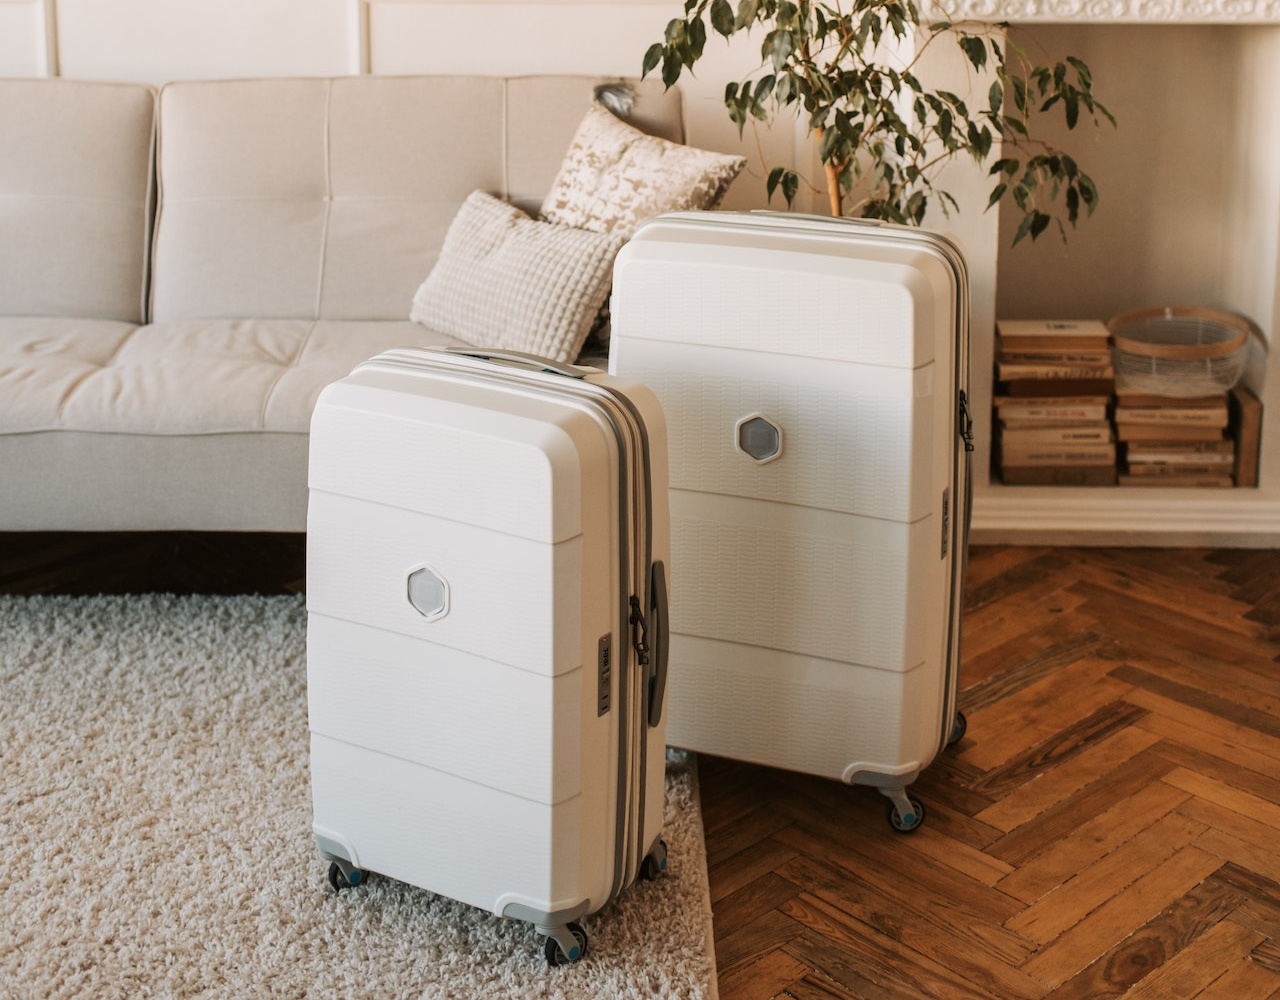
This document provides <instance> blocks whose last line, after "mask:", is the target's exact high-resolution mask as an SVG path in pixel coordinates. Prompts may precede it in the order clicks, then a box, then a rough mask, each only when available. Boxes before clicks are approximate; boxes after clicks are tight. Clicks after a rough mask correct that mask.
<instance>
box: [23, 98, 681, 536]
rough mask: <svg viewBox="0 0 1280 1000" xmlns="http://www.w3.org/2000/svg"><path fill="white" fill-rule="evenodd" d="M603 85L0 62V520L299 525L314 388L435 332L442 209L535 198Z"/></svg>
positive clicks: (665, 104)
mask: <svg viewBox="0 0 1280 1000" xmlns="http://www.w3.org/2000/svg"><path fill="white" fill-rule="evenodd" d="M596 82H597V81H595V80H591V79H587V78H582V77H528V78H511V79H499V78H478V77H341V78H334V79H269V80H242V81H221V82H182V83H174V84H170V85H168V86H166V87H164V88H163V89H160V90H158V91H157V90H155V89H153V88H150V87H147V86H142V85H130V84H113V83H87V82H77V81H67V80H5V81H0V136H3V137H4V139H3V143H0V531H39V530H99V531H105V530H170V529H183V530H254V531H263V530H266V531H301V530H303V529H304V527H305V514H306V501H307V491H306V462H307V431H308V423H309V419H310V414H311V410H312V406H313V404H314V402H315V399H316V396H317V394H318V393H319V391H320V389H321V387H323V386H324V385H325V384H327V383H328V382H331V381H333V380H335V379H337V378H340V377H342V376H343V375H345V374H346V373H347V372H348V371H349V370H350V369H351V368H352V367H353V366H354V365H355V364H357V363H358V362H360V361H361V360H363V359H365V358H367V357H369V356H371V355H373V354H375V353H377V352H378V351H380V350H383V349H386V348H390V347H405V346H420V345H430V344H437V343H445V342H449V341H450V339H451V338H450V337H448V336H445V335H443V334H441V333H439V332H436V331H433V330H431V329H429V328H428V327H427V326H425V325H423V324H422V323H418V322H411V321H410V319H409V316H410V308H411V301H412V300H413V299H414V295H415V290H417V289H418V288H419V286H420V285H421V284H422V283H423V282H424V279H425V278H426V277H427V275H428V273H429V272H431V270H432V267H433V264H434V263H435V261H436V258H437V255H438V254H439V253H440V249H441V246H442V244H443V241H444V239H445V235H446V231H447V230H448V228H449V226H450V223H451V221H452V220H453V219H454V216H455V213H457V212H458V209H459V206H460V205H462V204H463V202H464V201H465V200H467V199H468V196H469V195H470V194H471V193H472V192H473V191H475V190H483V191H486V192H489V193H491V194H495V195H498V196H500V197H503V198H505V199H507V200H510V201H511V202H513V203H514V204H517V205H520V206H521V207H524V208H526V209H530V210H536V209H537V206H538V204H539V202H540V200H541V199H542V198H543V196H544V194H545V193H546V192H547V191H548V189H549V187H550V185H551V184H552V181H553V179H554V178H555V177H556V176H557V170H558V169H559V168H560V166H561V161H562V159H563V157H564V155H565V151H566V147H567V146H568V145H569V143H570V140H571V138H572V137H573V136H574V135H575V129H577V128H578V126H579V122H580V120H581V119H582V118H583V116H584V112H585V111H586V110H587V109H588V107H590V105H591V102H592V90H593V85H594V84H595V83H596ZM633 121H634V122H635V123H636V124H637V125H638V126H639V127H641V128H643V129H644V130H645V131H646V132H649V133H652V134H657V135H664V136H666V137H667V138H669V139H671V140H673V141H677V142H678V141H682V139H683V132H682V113H681V105H680V97H679V94H678V92H671V93H665V94H664V93H663V92H662V90H661V87H660V86H654V85H651V84H646V85H644V86H643V87H642V88H641V91H640V98H639V100H638V102H637V104H636V106H635V109H634V113H633Z"/></svg>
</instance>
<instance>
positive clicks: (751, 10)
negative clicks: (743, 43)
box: [733, 0, 760, 31]
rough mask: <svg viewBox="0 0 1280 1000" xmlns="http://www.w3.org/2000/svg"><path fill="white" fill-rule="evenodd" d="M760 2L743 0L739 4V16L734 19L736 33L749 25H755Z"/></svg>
mask: <svg viewBox="0 0 1280 1000" xmlns="http://www.w3.org/2000/svg"><path fill="white" fill-rule="evenodd" d="M759 6H760V5H759V2H758V0H742V2H741V3H740V4H738V16H737V18H735V19H734V22H733V27H734V30H735V31H740V30H741V29H743V28H745V27H746V26H747V25H749V24H752V23H754V21H755V19H756V15H757V14H758V13H759Z"/></svg>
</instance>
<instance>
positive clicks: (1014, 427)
mask: <svg viewBox="0 0 1280 1000" xmlns="http://www.w3.org/2000/svg"><path fill="white" fill-rule="evenodd" d="M995 368H996V371H995V375H996V386H995V394H994V397H993V401H994V404H995V426H996V439H997V449H996V452H997V454H998V456H999V457H998V463H999V473H1000V478H1001V480H1002V481H1003V482H1005V483H1008V484H1011V485H1020V486H1028V485H1045V486H1111V485H1114V484H1115V482H1116V446H1115V437H1114V434H1113V431H1112V427H1111V423H1110V421H1109V420H1108V414H1107V409H1108V406H1109V405H1110V403H1111V400H1112V394H1113V393H1114V391H1115V374H1114V370H1113V369H1112V367H1111V350H1110V346H1109V334H1108V332H1107V328H1106V326H1105V325H1104V324H1102V323H1100V322H1098V321H1095V320H1077V321H1045V320H1002V321H1001V322H1000V323H998V324H997V328H996V356H995Z"/></svg>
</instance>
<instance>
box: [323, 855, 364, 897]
mask: <svg viewBox="0 0 1280 1000" xmlns="http://www.w3.org/2000/svg"><path fill="white" fill-rule="evenodd" d="M364 876H365V873H364V872H362V871H361V870H360V869H359V868H352V867H350V866H346V867H344V866H343V865H340V864H338V862H336V861H334V862H331V863H330V865H329V884H330V885H331V886H333V891H334V892H341V891H342V890H343V889H349V888H351V887H352V886H353V885H360V884H361V883H363V882H364Z"/></svg>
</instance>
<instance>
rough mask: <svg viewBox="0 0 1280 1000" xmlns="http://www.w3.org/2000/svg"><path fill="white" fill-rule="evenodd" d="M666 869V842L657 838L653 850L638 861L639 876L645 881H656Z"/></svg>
mask: <svg viewBox="0 0 1280 1000" xmlns="http://www.w3.org/2000/svg"><path fill="white" fill-rule="evenodd" d="M666 870H667V842H666V841H665V840H659V841H658V842H657V843H656V844H654V845H653V850H652V851H650V852H649V853H648V854H646V855H645V856H644V860H643V861H641V862H640V877H641V878H642V879H644V880H645V881H646V882H654V881H656V880H657V879H658V878H659V877H660V876H661V875H662V873H663V872H665V871H666Z"/></svg>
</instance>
